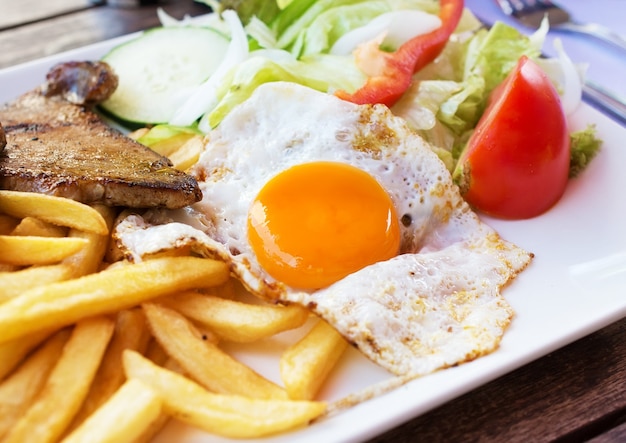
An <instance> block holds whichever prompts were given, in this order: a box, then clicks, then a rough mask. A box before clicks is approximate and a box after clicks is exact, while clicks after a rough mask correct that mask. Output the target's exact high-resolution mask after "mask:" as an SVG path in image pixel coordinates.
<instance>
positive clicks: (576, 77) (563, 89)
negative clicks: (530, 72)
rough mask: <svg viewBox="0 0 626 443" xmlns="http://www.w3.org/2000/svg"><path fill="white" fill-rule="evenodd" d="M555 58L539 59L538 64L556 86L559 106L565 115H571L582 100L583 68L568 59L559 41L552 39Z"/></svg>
mask: <svg viewBox="0 0 626 443" xmlns="http://www.w3.org/2000/svg"><path fill="white" fill-rule="evenodd" d="M554 48H555V49H556V52H557V56H556V57H555V58H549V59H539V60H538V63H539V64H540V65H541V67H542V69H543V70H544V71H545V72H546V74H547V75H548V77H550V79H551V80H552V82H553V83H554V84H555V85H556V88H557V90H558V92H559V95H560V96H561V106H562V107H563V112H565V115H570V114H572V113H573V112H574V111H575V110H576V108H578V105H579V104H580V102H581V100H582V83H583V77H584V67H582V66H576V65H575V64H574V63H573V62H572V60H571V59H570V58H569V56H568V55H567V53H566V52H565V49H563V44H562V43H561V40H560V39H558V38H557V39H554Z"/></svg>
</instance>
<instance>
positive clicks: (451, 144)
mask: <svg viewBox="0 0 626 443" xmlns="http://www.w3.org/2000/svg"><path fill="white" fill-rule="evenodd" d="M196 1H200V2H203V3H206V4H208V5H209V6H211V7H212V8H213V9H214V10H215V11H216V12H218V13H219V14H215V16H217V17H218V18H219V17H222V18H226V19H229V20H222V21H223V22H224V23H223V25H222V28H226V29H228V28H230V31H231V38H232V39H233V44H232V45H233V46H237V47H238V49H237V51H235V52H236V57H235V58H234V59H233V58H232V56H231V60H230V61H229V62H228V63H226V64H225V65H224V66H223V67H222V69H221V70H220V75H219V78H211V79H209V80H207V84H206V85H204V88H202V89H200V90H199V91H198V94H197V95H198V96H197V97H195V98H190V100H189V102H188V103H187V108H184V109H182V110H181V112H183V111H185V112H183V113H184V114H186V118H185V119H178V120H177V119H175V120H173V121H172V122H170V123H171V124H173V126H171V127H170V129H171V130H175V129H176V128H177V125H180V124H181V122H182V121H183V120H184V121H185V123H190V122H191V120H194V121H196V120H197V118H198V117H200V114H199V113H198V112H199V111H200V110H201V109H204V114H203V115H202V116H201V117H200V120H199V124H198V129H199V130H200V131H203V132H208V131H210V130H211V129H212V128H214V127H216V126H217V125H218V124H219V123H220V122H221V120H222V119H223V118H224V117H225V116H226V115H227V114H228V113H229V112H230V111H231V110H232V109H233V108H234V107H235V106H236V105H237V104H239V103H241V102H243V101H245V100H246V99H247V98H248V97H250V95H251V94H252V93H253V91H254V90H255V89H256V87H257V86H259V85H260V84H262V83H266V82H272V81H291V82H296V83H300V84H303V85H306V86H309V87H312V88H314V89H317V90H319V91H324V92H329V93H332V92H333V91H334V90H336V89H342V90H346V91H348V92H351V91H354V90H356V89H358V88H359V87H360V86H361V85H363V84H364V82H365V80H366V76H365V74H364V73H362V72H361V71H360V70H359V69H358V67H357V66H356V64H355V61H354V57H353V55H352V54H350V53H349V50H348V51H345V50H344V51H337V53H335V52H333V54H332V55H331V52H332V51H333V46H334V45H335V44H337V42H340V40H341V39H342V38H344V37H345V36H346V35H349V34H350V33H356V34H358V33H359V32H361V30H363V29H365V30H367V31H368V32H370V33H371V32H373V31H372V30H373V29H374V28H375V26H373V25H372V23H374V24H375V23H376V19H377V18H378V19H379V21H382V20H380V17H384V16H385V14H389V13H393V12H394V11H404V10H415V11H421V12H425V13H429V14H435V15H436V14H437V13H438V10H439V2H437V1H432V0H369V1H368V0H245V1H244V0H222V1H221V2H219V1H217V0H196ZM227 9H233V10H234V11H235V12H236V13H237V15H238V17H239V20H240V21H241V22H240V23H243V24H245V35H246V36H247V39H246V38H244V37H243V36H244V34H243V32H244V31H243V29H242V28H241V25H238V26H234V25H233V20H232V17H230V18H229V17H228V14H225V11H226V10H227ZM161 15H162V16H163V20H164V22H166V23H168V25H170V26H175V25H185V23H186V21H187V20H186V19H184V20H182V21H180V22H179V23H176V21H175V20H174V19H172V18H171V17H168V16H166V15H165V14H164V13H162V14H161ZM224 16H226V17H224ZM212 20H215V17H213V19H212ZM164 24H165V23H164ZM368 26H370V27H371V28H370V29H367V27H368ZM376 29H377V28H376ZM548 29H549V24H548V21H547V20H544V22H543V23H542V26H541V27H540V28H539V30H537V31H536V32H535V33H534V34H532V35H530V36H526V35H524V34H522V33H520V32H519V31H517V30H516V29H515V28H513V27H511V26H508V25H506V24H504V23H501V22H497V23H495V24H494V25H493V26H492V27H491V28H490V29H485V28H484V27H483V26H482V25H481V23H480V22H479V21H478V20H477V19H476V17H475V16H474V15H473V14H472V13H471V12H470V11H469V10H465V11H464V14H463V16H462V18H461V21H460V23H459V25H458V26H457V29H456V31H455V34H454V35H453V36H452V38H451V39H450V41H449V42H448V44H447V45H446V47H445V48H444V50H443V52H442V53H441V54H440V55H439V57H437V59H436V60H435V61H434V62H433V63H431V64H430V65H428V66H426V67H425V68H424V69H422V70H421V71H420V72H418V73H417V74H416V75H415V76H414V83H413V85H412V86H411V87H410V88H409V90H408V91H407V92H406V93H405V94H404V96H403V97H402V99H401V100H400V101H399V102H398V103H396V105H394V107H393V108H392V111H393V113H394V114H396V115H398V116H401V117H403V118H404V119H405V120H406V121H407V122H408V123H409V125H410V126H411V127H412V128H413V129H414V130H416V131H418V132H419V134H420V135H422V137H423V138H424V139H425V140H427V141H428V142H430V143H431V144H432V145H433V146H434V147H435V148H433V149H434V150H435V151H436V152H437V154H438V155H439V156H440V158H442V160H444V162H445V163H446V165H447V166H448V168H449V169H450V170H451V171H452V170H453V169H454V166H455V162H456V160H457V159H458V156H459V154H460V152H461V151H462V149H463V147H464V146H465V144H466V142H467V140H468V139H469V137H470V135H471V133H472V131H473V130H474V127H475V126H476V123H477V122H478V120H479V119H480V117H481V115H482V113H483V112H484V109H485V107H486V105H487V100H488V98H489V95H490V93H491V92H492V91H493V90H494V88H496V87H497V86H498V85H499V84H500V83H501V82H502V81H503V80H504V79H505V78H506V76H507V75H508V74H509V72H510V71H511V70H512V69H513V68H514V67H515V65H516V64H517V62H518V60H519V58H520V57H521V56H522V55H526V56H528V57H529V58H531V59H533V60H535V61H537V62H538V63H539V64H540V65H541V66H542V67H543V68H544V70H545V71H546V72H547V73H548V75H549V76H550V78H551V79H552V81H553V82H554V84H555V85H556V87H557V90H558V91H559V93H560V94H561V97H562V100H563V106H564V109H565V111H566V113H567V114H569V113H571V112H573V110H575V109H576V108H577V106H578V103H579V102H580V99H581V97H580V96H581V92H580V87H581V84H582V79H583V75H584V67H582V66H579V65H574V64H573V63H572V62H571V60H569V58H568V57H567V55H566V54H565V52H564V51H563V49H562V47H559V46H557V49H558V51H557V53H558V57H556V58H553V59H545V58H542V56H541V53H542V46H543V44H544V41H545V38H546V35H547V32H548ZM374 30H375V29H374ZM383 32H386V30H383ZM355 42H357V43H358V38H352V41H351V42H348V43H349V44H348V46H350V45H354V44H355ZM340 43H341V42H340ZM401 43H402V42H401V41H399V42H396V43H394V44H392V45H391V46H392V47H389V48H384V47H383V49H388V50H393V49H394V47H393V46H398V45H399V44H401ZM245 44H247V45H248V48H247V51H246V50H245V48H242V46H243V45H245ZM557 45H558V43H557ZM193 103H195V104H196V105H197V106H196V107H195V108H194V109H195V110H193V112H191V108H192V106H191V105H192V104H193ZM179 115H180V114H179ZM165 129H166V128H165ZM165 129H164V128H158V130H157V128H154V129H153V130H152V131H150V133H149V136H150V137H152V138H156V139H158V138H159V137H161V136H165V134H167V132H166V131H165ZM195 130H197V129H195ZM571 140H572V176H574V175H576V174H577V173H578V171H580V170H581V169H582V168H584V167H585V165H586V164H587V163H588V162H589V161H590V160H591V158H593V156H594V155H595V153H596V152H597V149H598V146H599V141H598V140H597V138H596V137H595V131H594V130H593V128H588V129H586V130H585V131H579V132H577V133H574V134H572V138H571Z"/></svg>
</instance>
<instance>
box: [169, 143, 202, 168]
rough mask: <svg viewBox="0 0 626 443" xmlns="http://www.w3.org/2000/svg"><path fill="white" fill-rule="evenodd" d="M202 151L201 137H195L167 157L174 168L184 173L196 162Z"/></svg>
mask: <svg viewBox="0 0 626 443" xmlns="http://www.w3.org/2000/svg"><path fill="white" fill-rule="evenodd" d="M203 151H204V141H203V140H202V137H200V136H195V137H192V138H190V139H189V140H187V141H186V142H185V143H183V144H182V145H181V146H180V147H179V148H178V149H176V150H174V151H173V152H172V153H171V154H169V155H168V157H169V159H170V160H171V161H172V163H173V164H174V167H175V168H177V169H180V170H181V171H186V170H187V169H189V168H191V167H192V166H193V165H195V164H196V163H197V162H198V159H199V158H200V154H202V152H203Z"/></svg>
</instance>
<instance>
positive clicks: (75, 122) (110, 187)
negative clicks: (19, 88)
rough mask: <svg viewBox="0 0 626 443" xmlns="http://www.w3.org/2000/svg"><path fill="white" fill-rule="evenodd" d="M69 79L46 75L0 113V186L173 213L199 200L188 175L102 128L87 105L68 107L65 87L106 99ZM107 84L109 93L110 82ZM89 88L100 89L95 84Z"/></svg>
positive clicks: (88, 97) (86, 96) (90, 99)
mask: <svg viewBox="0 0 626 443" xmlns="http://www.w3.org/2000/svg"><path fill="white" fill-rule="evenodd" d="M56 68H58V67H56ZM70 68H71V69H72V70H73V69H75V68H76V66H71V67H70ZM88 68H89V67H88ZM89 69H91V68H89ZM68 72H70V71H68ZM97 75H101V73H100V72H99V71H98V74H97ZM72 76H74V78H79V77H80V75H78V76H77V75H76V73H75V72H74V73H72V72H70V74H69V75H66V76H63V75H61V76H59V75H58V73H57V74H55V77H54V76H53V77H54V78H56V79H57V80H58V79H60V80H59V81H56V80H54V78H53V81H52V83H51V82H50V75H49V78H48V80H49V81H48V83H47V84H45V85H43V86H42V87H40V88H37V89H35V90H33V91H31V92H28V93H26V94H25V95H23V96H21V97H19V98H18V99H16V100H15V101H13V102H11V103H8V104H7V105H5V106H4V107H2V108H0V122H2V124H3V126H4V130H5V132H6V146H5V148H4V150H3V151H0V189H11V190H18V191H32V192H40V193H45V194H51V195H56V196H63V197H67V198H71V199H74V200H78V201H81V202H84V203H104V204H106V205H109V206H127V207H133V208H148V207H165V208H180V207H183V206H186V205H189V204H192V203H195V202H196V201H198V200H200V198H201V196H202V193H201V191H200V188H199V187H198V184H197V182H196V180H195V179H194V178H193V177H191V176H189V175H187V174H185V173H183V172H181V171H178V170H176V169H174V168H172V167H171V166H172V164H171V162H170V161H169V160H168V159H167V158H165V157H163V156H161V155H159V154H157V153H155V152H154V151H152V150H150V149H148V148H147V147H145V146H143V145H141V144H139V143H137V142H135V141H133V140H132V139H130V138H128V137H126V136H124V135H123V134H122V133H120V132H119V131H117V130H115V129H113V128H111V127H109V126H108V125H106V124H105V123H104V122H103V121H102V120H101V119H100V117H99V116H98V115H97V114H96V113H95V112H93V111H92V110H91V109H90V108H89V107H88V106H82V105H76V104H72V103H70V102H68V101H67V100H66V97H65V96H66V95H67V94H68V91H70V89H71V88H74V92H70V94H73V95H74V96H78V97H79V101H80V97H83V101H84V102H85V103H88V104H92V103H93V102H95V101H96V100H97V99H98V97H100V99H101V97H104V98H106V96H108V95H107V94H103V93H102V91H101V90H99V91H98V92H97V93H96V94H95V95H94V94H92V93H91V92H90V88H89V87H88V86H87V87H86V88H85V85H89V84H90V83H89V82H88V81H86V82H85V81H83V87H82V89H81V88H79V89H80V91H79V93H75V92H76V88H75V86H76V82H74V81H71V79H72V78H73V77H72ZM68 79H70V80H69V81H68ZM111 84H112V85H113V89H114V88H115V86H116V85H117V81H115V82H113V83H111ZM94 85H95V86H94V88H101V87H102V82H96V83H94ZM111 92H112V91H111ZM94 97H96V98H95V99H94Z"/></svg>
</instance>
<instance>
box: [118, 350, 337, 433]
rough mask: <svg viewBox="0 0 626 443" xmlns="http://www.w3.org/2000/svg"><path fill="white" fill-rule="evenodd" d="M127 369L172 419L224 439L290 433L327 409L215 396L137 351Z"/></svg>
mask: <svg viewBox="0 0 626 443" xmlns="http://www.w3.org/2000/svg"><path fill="white" fill-rule="evenodd" d="M124 370H125V371H126V375H127V377H128V378H137V379H139V380H141V381H143V382H144V383H146V384H147V385H148V386H150V387H151V388H152V389H154V390H155V391H156V392H158V394H159V395H160V396H161V399H162V401H163V407H164V410H165V411H166V412H167V413H168V414H170V415H171V416H172V417H174V418H177V419H179V420H181V421H183V422H185V423H188V424H191V425H193V426H197V427H198V428H200V429H203V430H205V431H207V432H212V433H215V434H218V435H222V436H225V437H231V438H253V437H263V436H266V435H271V434H275V433H279V432H282V431H287V430H289V429H294V428H297V427H300V426H304V425H306V424H308V423H309V422H310V421H311V420H313V419H314V418H316V417H319V416H320V415H321V414H322V413H324V411H325V410H326V403H324V402H309V401H293V400H261V399H251V398H248V397H242V396H239V395H223V394H213V393H211V392H209V391H207V390H205V389H204V388H202V387H201V386H200V385H198V384H197V383H195V382H193V381H191V380H190V379H188V378H186V377H184V376H182V375H180V374H176V373H174V372H172V371H169V370H167V369H164V368H161V367H159V366H157V365H155V364H154V363H152V362H150V360H148V359H146V358H145V357H143V356H141V355H140V354H138V353H137V352H134V351H125V352H124Z"/></svg>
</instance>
